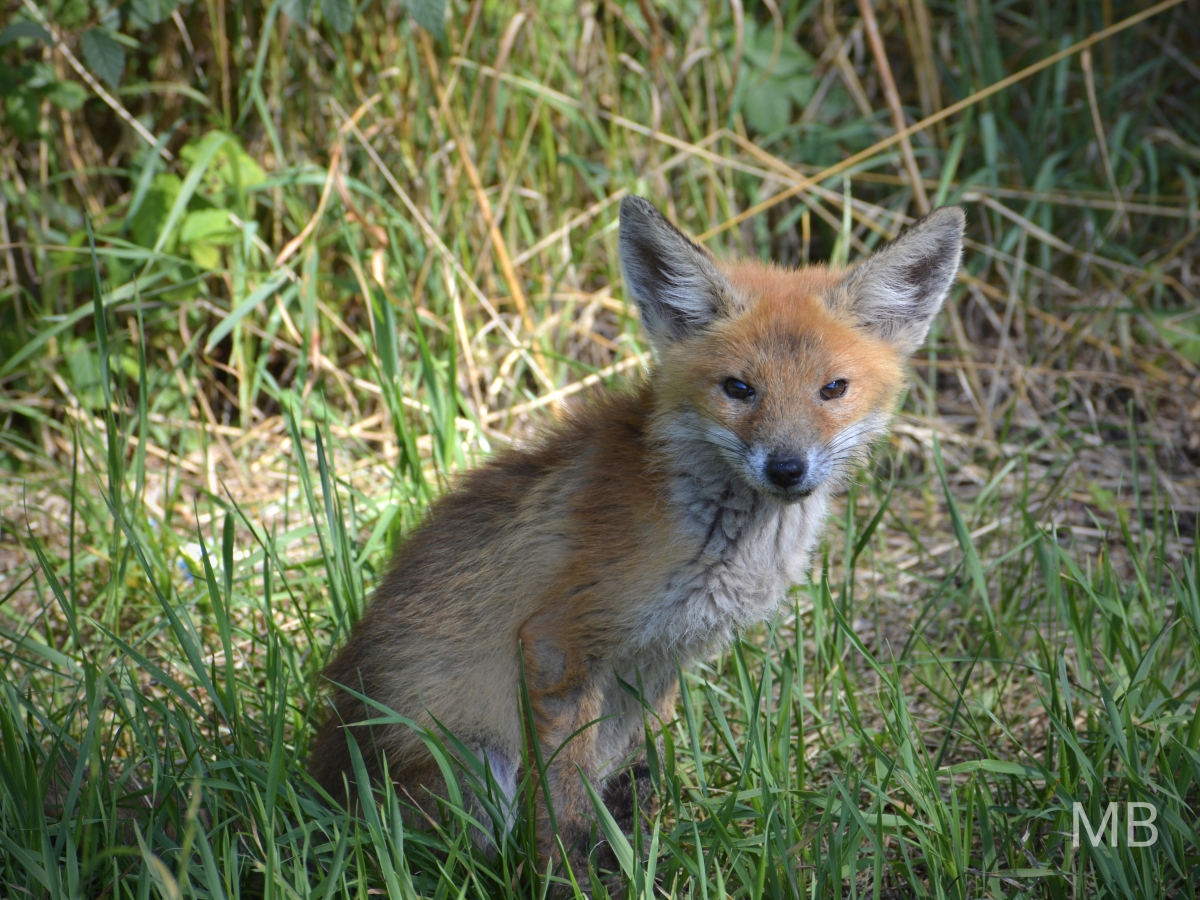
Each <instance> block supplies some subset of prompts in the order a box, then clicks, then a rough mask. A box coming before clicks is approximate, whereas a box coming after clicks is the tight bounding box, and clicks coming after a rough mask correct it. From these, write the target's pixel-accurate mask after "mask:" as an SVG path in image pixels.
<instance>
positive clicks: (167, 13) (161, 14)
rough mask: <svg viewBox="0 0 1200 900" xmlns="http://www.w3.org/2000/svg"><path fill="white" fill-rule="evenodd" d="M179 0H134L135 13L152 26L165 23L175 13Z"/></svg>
mask: <svg viewBox="0 0 1200 900" xmlns="http://www.w3.org/2000/svg"><path fill="white" fill-rule="evenodd" d="M176 3H177V0H133V4H132V5H133V12H134V15H136V16H137V17H138V18H139V19H144V20H145V21H147V22H149V23H150V24H151V25H157V24H158V23H159V22H165V21H166V20H167V19H169V18H170V17H171V13H173V12H174V11H175V6H176Z"/></svg>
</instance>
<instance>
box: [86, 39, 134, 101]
mask: <svg viewBox="0 0 1200 900" xmlns="http://www.w3.org/2000/svg"><path fill="white" fill-rule="evenodd" d="M81 43H82V46H83V58H84V59H85V60H87V64H88V67H89V68H90V69H91V70H92V71H93V72H95V73H96V74H97V75H99V76H100V77H101V78H103V79H104V80H105V81H107V82H108V83H109V84H111V85H112V86H113V87H116V86H117V85H119V84H120V83H121V75H122V74H123V73H124V72H125V48H124V47H122V46H121V45H120V44H118V43H117V42H116V41H115V40H113V37H112V35H111V34H109V33H108V32H107V31H105V30H103V29H101V28H89V29H88V30H87V31H85V32H84V33H83V38H82V41H81Z"/></svg>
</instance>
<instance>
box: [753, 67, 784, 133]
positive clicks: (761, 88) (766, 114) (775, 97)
mask: <svg viewBox="0 0 1200 900" xmlns="http://www.w3.org/2000/svg"><path fill="white" fill-rule="evenodd" d="M742 114H743V115H744V116H745V117H746V124H747V125H749V126H750V127H751V128H752V129H754V130H755V131H757V132H759V133H761V134H772V133H774V132H776V131H779V130H780V129H781V128H784V127H785V126H786V125H787V124H788V122H790V121H791V118H792V99H791V97H789V96H788V93H787V91H785V90H782V89H781V87H780V85H779V84H778V82H776V81H775V80H774V79H767V80H766V81H763V82H760V83H759V84H756V85H754V86H753V87H751V88H750V90H748V91H746V97H745V99H744V100H743V101H742Z"/></svg>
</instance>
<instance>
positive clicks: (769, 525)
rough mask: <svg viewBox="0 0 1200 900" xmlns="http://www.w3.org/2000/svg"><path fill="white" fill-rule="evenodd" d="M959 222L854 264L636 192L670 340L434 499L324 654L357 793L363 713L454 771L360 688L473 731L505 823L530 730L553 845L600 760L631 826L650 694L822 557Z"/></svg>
mask: <svg viewBox="0 0 1200 900" xmlns="http://www.w3.org/2000/svg"><path fill="white" fill-rule="evenodd" d="M963 226H964V217H963V214H962V212H961V210H959V209H957V208H952V207H950V208H943V209H939V210H936V211H934V212H933V213H931V214H929V215H928V216H926V217H925V218H924V219H922V220H920V221H919V222H917V223H916V224H914V225H913V226H911V227H910V228H909V229H908V230H907V231H906V232H905V233H904V234H903V235H901V236H900V237H899V238H898V239H897V240H896V241H894V242H892V243H891V244H890V245H888V246H887V247H885V248H883V249H882V250H880V251H878V252H877V253H875V254H874V255H873V256H871V257H869V258H868V259H867V260H865V261H864V262H862V263H860V264H859V265H858V266H856V267H855V268H853V269H851V270H849V271H840V270H835V269H828V268H825V267H821V266H812V267H808V268H804V269H800V270H789V269H784V268H780V267H777V266H772V265H765V264H762V263H759V262H754V261H744V262H735V263H732V264H727V265H722V264H719V263H718V262H717V261H716V260H714V259H713V258H712V256H711V255H710V254H709V253H708V252H707V251H706V250H704V249H703V248H701V247H699V246H697V245H696V244H694V243H692V242H691V241H690V240H689V239H688V238H687V237H685V236H684V235H683V234H682V233H681V232H680V231H678V230H677V229H676V228H675V227H674V226H672V225H671V224H670V223H669V222H667V220H666V219H664V218H663V217H662V216H661V215H660V214H659V213H658V212H657V210H655V208H654V207H653V206H652V205H651V204H649V203H648V202H646V201H645V200H642V199H640V198H636V197H628V198H626V199H625V200H624V201H623V203H622V205H621V222H620V235H619V246H620V254H621V267H622V271H623V274H624V278H625V282H626V287H627V290H628V292H629V294H630V295H631V296H632V298H633V300H634V301H635V303H636V304H637V308H638V310H639V313H640V317H641V321H642V324H643V327H644V328H645V330H646V332H647V334H648V336H649V338H650V343H651V346H652V349H653V355H654V364H653V366H652V367H651V370H650V372H649V374H648V376H647V377H646V378H645V379H644V380H643V381H642V382H641V383H639V384H637V385H635V386H634V387H633V388H632V389H631V390H629V391H625V392H610V393H608V394H605V395H602V396H599V397H596V398H594V399H592V400H591V401H590V402H589V403H587V404H585V405H583V406H581V407H578V408H576V409H574V410H573V411H571V412H568V413H567V414H566V415H565V416H564V417H563V419H562V421H560V422H558V423H557V424H555V425H554V426H553V427H552V428H550V429H549V430H548V432H547V433H546V434H545V435H544V436H543V437H542V439H541V440H540V441H539V442H537V443H536V444H535V445H534V446H531V447H528V448H525V449H517V450H510V451H508V452H506V453H503V454H500V455H499V456H497V457H496V458H495V459H494V460H493V461H491V462H489V463H487V464H485V465H483V466H481V467H480V468H478V469H476V470H475V471H473V472H471V473H469V474H468V475H467V476H465V477H464V479H463V480H462V483H461V485H460V487H459V488H458V490H456V491H455V492H453V493H451V494H448V495H447V496H445V497H443V498H442V499H441V500H440V501H438V502H437V503H436V504H435V505H434V507H433V509H432V511H431V513H430V515H429V517H428V519H427V520H426V522H425V523H424V524H423V525H421V526H420V527H419V528H418V529H417V530H416V531H415V532H414V533H413V534H412V535H411V536H410V537H409V538H408V540H407V542H406V543H405V544H404V545H403V546H402V547H401V549H400V550H399V552H398V554H397V556H396V558H395V560H394V561H393V563H392V566H391V568H390V571H389V574H388V575H387V576H386V577H385V579H384V580H383V582H382V584H381V585H380V586H379V588H378V589H377V591H376V594H375V597H374V600H373V602H372V603H371V605H370V606H369V607H368V609H367V611H366V613H365V615H364V616H363V618H362V620H361V621H360V622H359V623H358V624H357V626H356V627H355V628H354V630H353V632H352V634H351V636H350V639H349V641H348V643H347V645H346V647H345V648H344V649H343V650H342V651H341V653H340V654H339V655H338V657H337V658H336V659H335V660H334V662H333V663H332V664H331V665H330V667H329V669H328V670H327V672H326V678H327V679H328V681H329V682H330V683H331V684H332V685H333V696H332V707H333V709H332V711H331V713H330V715H329V717H328V719H327V720H326V724H325V727H324V728H323V729H322V731H321V733H320V734H319V735H318V737H317V740H316V743H315V746H314V750H313V754H312V758H311V761H310V770H311V771H312V773H313V775H314V777H315V778H316V779H317V780H318V782H319V783H320V784H322V786H323V787H325V789H326V790H328V791H329V792H330V793H331V794H332V795H334V796H335V797H339V798H345V797H346V796H347V794H346V790H347V787H346V785H347V784H348V783H349V781H352V779H353V775H352V773H351V764H350V760H351V755H350V753H349V751H348V739H347V731H348V732H349V734H350V736H352V737H353V739H354V741H355V742H356V743H357V745H358V746H359V748H360V749H361V750H362V752H363V756H364V761H365V762H366V766H367V771H368V773H369V774H370V776H371V777H372V778H377V777H379V776H380V775H381V774H382V772H383V768H382V766H381V763H382V762H383V761H386V763H387V768H386V771H387V773H388V777H390V778H391V779H392V780H393V781H395V782H396V783H397V784H398V785H399V786H400V787H402V788H403V789H404V790H406V791H407V792H408V794H409V796H410V797H412V798H413V799H414V801H415V802H416V803H417V804H419V805H421V806H423V807H425V808H426V812H432V811H433V810H435V809H436V801H437V798H438V797H443V796H445V793H446V785H445V782H444V780H443V776H442V774H441V771H440V770H439V768H438V767H437V766H436V765H435V764H434V761H433V759H432V757H431V756H430V754H429V752H428V750H427V749H426V745H425V742H424V741H423V740H422V738H421V736H420V734H419V733H418V732H417V731H416V730H414V729H413V728H411V727H409V726H406V725H398V724H386V725H375V726H367V725H360V724H355V723H361V722H363V721H364V720H367V719H371V718H378V717H379V716H380V713H379V712H378V710H377V709H375V708H373V707H369V706H367V705H365V704H364V703H363V702H362V701H361V700H360V699H358V697H357V696H355V694H361V695H364V696H367V697H369V698H370V699H371V700H372V701H373V702H374V703H375V704H379V705H380V706H382V707H386V708H389V709H391V710H393V711H394V712H396V713H398V714H400V715H401V716H404V717H406V718H408V719H410V720H413V721H415V722H417V723H419V724H421V725H424V726H426V727H430V728H433V729H434V730H435V731H436V730H437V729H439V728H444V729H446V730H448V731H450V732H452V733H453V734H454V735H456V736H457V737H458V738H460V739H461V740H462V741H463V742H464V744H465V746H466V747H467V748H468V749H469V750H470V751H471V753H472V754H474V755H475V757H476V758H477V760H479V761H482V762H483V763H484V764H485V765H486V767H487V770H488V771H489V772H490V775H491V778H490V779H489V783H490V784H492V786H493V790H492V792H491V793H492V794H493V795H494V796H491V797H489V798H487V799H488V802H486V803H485V802H483V800H484V798H481V797H478V798H476V802H475V806H474V813H475V818H476V822H477V825H478V829H477V834H476V839H477V840H479V841H480V842H481V843H483V844H485V845H486V844H487V843H488V842H489V840H491V838H492V836H494V835H496V834H498V831H499V830H503V829H504V828H507V827H508V826H509V825H511V822H512V816H513V811H514V809H515V806H516V804H515V803H514V800H515V794H516V789H517V784H518V781H519V780H520V779H521V777H522V760H523V759H524V755H523V753H522V747H523V742H525V741H529V740H534V741H536V742H537V744H538V745H540V749H541V754H540V756H541V758H542V759H543V760H551V761H550V762H549V763H548V765H547V766H546V769H545V772H544V773H534V774H535V775H538V776H539V777H544V778H545V779H546V781H547V785H546V787H547V788H548V790H546V791H542V790H540V789H539V791H538V796H539V798H543V799H541V800H539V803H540V806H539V812H538V815H539V822H538V829H539V845H540V847H541V848H542V851H543V852H544V853H546V854H547V855H553V852H552V850H553V848H554V847H556V846H557V842H556V840H555V833H554V829H552V828H551V823H552V822H553V823H554V826H555V828H556V830H557V835H558V837H561V839H562V841H563V846H565V847H566V848H567V849H568V851H569V852H571V853H585V852H586V850H587V840H586V838H587V835H588V833H589V831H590V828H591V815H590V809H591V804H590V800H589V798H588V795H587V793H586V788H585V787H584V784H583V779H584V778H586V779H587V780H589V781H590V782H592V784H593V785H594V786H597V787H598V788H601V789H603V795H604V797H605V800H606V802H608V803H609V805H610V808H611V809H612V810H613V812H614V815H617V818H618V821H619V822H621V823H622V824H623V825H625V826H626V827H629V826H630V825H631V824H632V823H631V818H630V817H631V816H632V815H635V814H636V810H634V809H632V794H633V785H634V783H635V782H636V781H637V779H638V776H639V774H640V773H641V772H642V764H641V762H640V761H639V759H638V750H639V748H642V747H644V728H643V722H644V718H643V712H644V708H645V707H647V706H648V707H649V709H650V710H651V711H652V712H653V713H654V714H655V715H656V717H657V720H658V721H660V722H661V721H668V720H670V719H671V718H673V715H672V710H673V708H674V702H675V694H676V689H677V684H676V674H675V673H676V671H677V666H678V665H679V664H686V663H687V662H688V661H689V660H692V659H695V658H698V657H702V656H706V655H711V654H713V653H715V652H717V651H719V650H720V649H721V648H722V647H723V646H724V645H725V644H726V643H727V642H728V641H729V640H730V639H731V636H732V635H733V633H734V632H735V630H736V629H738V628H740V627H743V626H745V625H749V624H751V623H753V622H756V621H760V620H762V619H763V618H765V617H768V616H769V615H770V614H771V613H772V612H773V610H774V609H775V607H776V605H777V604H778V602H779V600H780V599H781V598H782V597H783V596H784V594H785V592H786V591H787V589H788V588H789V587H790V586H791V585H793V584H796V583H799V582H800V581H802V580H803V578H804V577H805V575H806V573H807V570H808V568H809V565H810V562H811V556H812V552H813V549H814V548H815V546H816V544H817V542H818V540H819V538H820V535H821V529H822V527H823V523H824V520H825V516H826V512H827V509H828V503H829V499H830V497H831V496H832V495H833V494H834V493H835V492H836V491H837V490H838V489H839V487H841V486H842V485H843V484H844V483H845V481H846V479H847V478H848V477H849V476H850V475H851V474H852V473H853V472H854V471H855V470H856V469H857V468H858V467H859V466H860V465H861V464H862V463H863V462H864V461H865V459H866V457H867V454H868V453H869V451H870V448H871V446H872V444H873V443H874V442H875V440H876V439H877V438H878V437H879V436H881V435H882V434H883V433H884V432H885V431H886V429H887V426H888V422H889V421H890V418H891V416H892V413H893V411H894V407H895V403H896V400H897V398H898V396H899V394H900V392H901V389H902V387H903V383H904V365H905V362H906V360H907V358H908V357H909V356H910V355H911V353H912V352H913V351H914V350H915V349H917V348H918V347H919V346H920V345H921V344H922V343H923V341H924V340H925V336H926V334H927V332H928V329H929V326H930V323H931V321H932V319H933V317H934V316H935V315H936V314H937V312H938V310H939V309H940V308H941V305H942V302H943V300H944V298H945V296H946V293H947V292H948V290H949V287H950V285H951V283H952V281H953V279H954V276H955V274H956V272H957V269H958V265H959V261H960V258H961V253H962V234H963ZM522 678H524V680H525V685H526V687H527V690H528V699H529V708H528V710H527V712H526V713H525V714H524V715H523V713H522V709H521V689H522ZM622 682H625V684H626V685H630V684H638V685H640V686H641V693H642V696H641V698H640V699H639V698H637V697H634V696H632V695H631V693H630V692H629V691H628V690H627V689H626V687H625V686H624V685H622ZM347 689H349V691H348V690H347ZM350 691H352V692H354V693H350ZM435 720H436V723H435ZM568 739H570V740H569V741H568ZM564 742H566V743H565V745H564ZM560 748H561V749H560ZM547 794H548V795H549V798H550V804H551V806H552V807H553V814H552V815H551V812H550V810H548V809H547V808H546V803H545V800H544V797H545V796H546V795H547ZM647 794H648V785H647V784H642V785H641V786H639V788H638V790H637V796H638V797H640V798H645V797H646V796H647ZM489 810H490V813H489ZM497 812H499V820H497V815H496V813H497ZM576 861H577V862H578V861H579V859H578V858H577V859H576Z"/></svg>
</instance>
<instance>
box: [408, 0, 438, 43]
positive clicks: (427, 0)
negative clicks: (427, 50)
mask: <svg viewBox="0 0 1200 900" xmlns="http://www.w3.org/2000/svg"><path fill="white" fill-rule="evenodd" d="M408 12H409V14H410V15H411V16H412V17H413V19H414V20H415V21H416V23H417V24H418V25H420V26H421V27H422V28H424V29H425V30H426V31H428V32H429V33H430V34H432V35H433V36H434V37H435V38H437V39H438V40H439V41H444V40H445V39H446V0H408Z"/></svg>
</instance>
